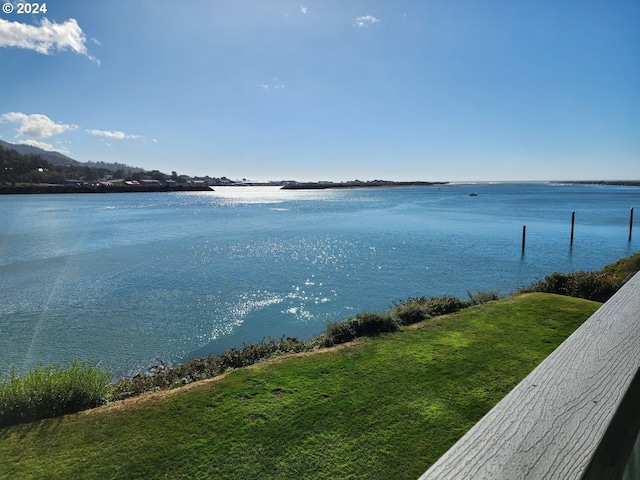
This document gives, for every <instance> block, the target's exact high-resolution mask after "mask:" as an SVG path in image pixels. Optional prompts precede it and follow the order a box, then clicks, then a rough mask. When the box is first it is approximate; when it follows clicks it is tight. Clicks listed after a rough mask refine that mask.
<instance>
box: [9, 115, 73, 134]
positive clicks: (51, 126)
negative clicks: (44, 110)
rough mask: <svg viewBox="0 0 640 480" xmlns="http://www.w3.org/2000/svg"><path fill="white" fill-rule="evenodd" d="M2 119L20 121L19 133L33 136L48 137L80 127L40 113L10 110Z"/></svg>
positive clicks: (12, 121)
mask: <svg viewBox="0 0 640 480" xmlns="http://www.w3.org/2000/svg"><path fill="white" fill-rule="evenodd" d="M0 121H2V122H11V123H19V124H20V126H19V127H18V129H17V131H18V133H19V134H20V135H25V136H27V137H32V138H48V137H52V136H54V135H60V134H61V133H64V132H66V131H67V130H74V129H76V128H78V127H77V125H68V124H64V123H55V122H54V121H53V120H51V119H50V118H49V117H47V116H46V115H41V114H39V113H35V114H33V115H27V114H26V113H20V112H9V113H5V114H4V115H2V117H0Z"/></svg>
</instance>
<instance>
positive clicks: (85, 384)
mask: <svg viewBox="0 0 640 480" xmlns="http://www.w3.org/2000/svg"><path fill="white" fill-rule="evenodd" d="M110 383H111V375H110V374H109V373H108V372H106V371H104V370H102V369H100V368H98V367H95V366H93V365H88V364H87V363H85V362H80V361H78V360H75V361H73V362H72V363H71V364H70V365H69V366H67V367H65V368H61V367H59V366H57V365H48V366H44V365H39V366H38V367H37V368H35V369H34V370H32V371H30V372H29V373H28V374H27V375H24V376H22V377H19V376H17V375H15V374H14V372H13V371H11V372H9V376H8V378H6V379H0V425H9V424H13V423H22V422H29V421H33V420H41V419H43V418H50V417H56V416H59V415H65V414H67V413H74V412H77V411H80V410H85V409H87V408H93V407H97V406H99V405H102V404H104V403H106V396H107V394H108V392H109V390H110V385H109V384H110Z"/></svg>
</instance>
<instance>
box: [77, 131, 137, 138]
mask: <svg viewBox="0 0 640 480" xmlns="http://www.w3.org/2000/svg"><path fill="white" fill-rule="evenodd" d="M87 133H90V134H91V135H95V136H96V137H105V138H111V139H113V140H126V139H127V140H135V139H138V138H142V137H141V136H140V135H129V134H126V133H124V132H120V131H118V130H87Z"/></svg>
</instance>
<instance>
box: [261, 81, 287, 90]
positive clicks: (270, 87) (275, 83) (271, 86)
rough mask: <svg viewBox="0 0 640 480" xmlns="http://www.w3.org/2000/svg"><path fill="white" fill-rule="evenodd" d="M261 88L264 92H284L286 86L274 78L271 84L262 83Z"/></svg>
mask: <svg viewBox="0 0 640 480" xmlns="http://www.w3.org/2000/svg"><path fill="white" fill-rule="evenodd" d="M260 88H261V89H262V91H263V92H270V91H272V90H282V89H283V88H284V85H283V84H282V83H280V82H279V81H278V79H277V78H274V79H273V82H271V83H261V84H260Z"/></svg>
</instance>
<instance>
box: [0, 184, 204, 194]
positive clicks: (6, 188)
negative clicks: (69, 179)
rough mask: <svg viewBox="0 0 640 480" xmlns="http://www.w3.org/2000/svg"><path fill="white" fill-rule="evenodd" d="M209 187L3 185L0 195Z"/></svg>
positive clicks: (192, 189)
mask: <svg viewBox="0 0 640 480" xmlns="http://www.w3.org/2000/svg"><path fill="white" fill-rule="evenodd" d="M212 191H213V189H212V188H210V187H209V186H207V185H184V186H181V185H172V186H169V185H157V186H156V185H154V186H144V185H122V186H120V185H118V186H115V185H19V186H11V185H1V186H0V195H21V194H47V193H141V192H212Z"/></svg>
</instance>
